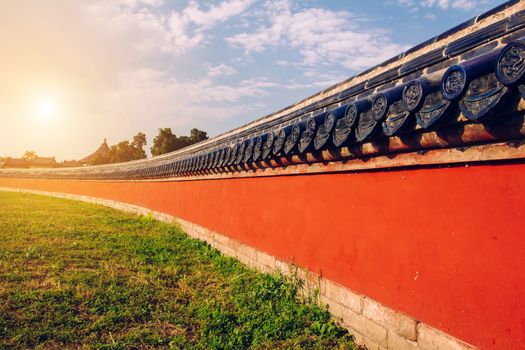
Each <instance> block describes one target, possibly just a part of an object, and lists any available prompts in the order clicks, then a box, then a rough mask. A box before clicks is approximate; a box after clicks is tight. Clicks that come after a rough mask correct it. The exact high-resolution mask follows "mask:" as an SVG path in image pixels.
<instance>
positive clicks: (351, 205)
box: [0, 164, 525, 349]
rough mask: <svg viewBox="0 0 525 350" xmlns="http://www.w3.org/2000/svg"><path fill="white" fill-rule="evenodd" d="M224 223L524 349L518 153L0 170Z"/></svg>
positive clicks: (436, 322) (492, 345)
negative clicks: (363, 164)
mask: <svg viewBox="0 0 525 350" xmlns="http://www.w3.org/2000/svg"><path fill="white" fill-rule="evenodd" d="M0 186H13V187H20V188H31V189H39V190H46V191H57V192H68V193H74V194H83V195H89V196H96V197H102V198H108V199H113V200H118V201H122V202H127V203H133V204H138V205H141V206H145V207H148V208H151V209H154V210H158V211H162V212H166V213H170V214H173V215H175V216H178V217H181V218H183V219H186V220H189V221H192V222H194V223H197V224H200V225H202V226H205V227H207V228H210V229H212V230H215V231H217V232H220V233H223V234H226V235H228V236H230V237H232V238H235V239H238V240H240V241H242V242H244V243H247V244H249V245H251V246H254V247H256V248H259V249H261V250H264V251H266V252H268V253H270V254H272V255H275V256H277V257H279V258H281V259H285V260H290V259H294V260H295V262H296V263H297V264H299V265H301V266H304V267H307V268H308V269H310V270H311V271H315V272H318V273H319V272H320V273H322V275H323V276H325V277H327V278H329V279H331V280H334V281H336V282H339V283H341V284H343V285H345V286H347V287H349V288H350V289H352V290H354V291H357V292H359V293H362V294H364V295H367V296H370V297H372V298H374V299H377V300H378V301H380V302H382V303H384V304H386V305H389V306H390V307H392V308H394V309H397V310H400V311H402V312H404V313H406V314H408V315H410V316H413V317H415V318H417V319H419V320H421V321H423V322H425V323H428V324H430V325H432V326H434V327H436V328H439V329H441V330H443V331H444V332H446V333H449V334H451V335H454V336H456V337H458V338H460V339H463V340H465V341H467V342H469V343H471V344H474V345H477V346H480V347H481V348H484V349H518V348H525V230H524V228H525V225H524V224H525V164H515V165H495V166H491V165H484V166H474V167H468V168H466V167H456V168H445V169H420V170H402V171H388V172H368V173H366V172H365V173H349V174H320V175H303V176H281V177H270V178H244V179H230V180H206V181H187V182H135V183H132V182H129V183H122V182H121V183H118V182H87V181H86V182H80V181H60V180H56V181H55V180H28V179H26V180H24V179H2V178H0Z"/></svg>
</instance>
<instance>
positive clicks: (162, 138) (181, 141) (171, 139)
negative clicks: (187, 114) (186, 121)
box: [150, 128, 208, 156]
mask: <svg viewBox="0 0 525 350" xmlns="http://www.w3.org/2000/svg"><path fill="white" fill-rule="evenodd" d="M207 139H208V133H207V132H205V131H202V130H199V129H196V128H193V129H191V131H190V136H179V137H177V135H175V134H174V133H173V132H172V131H171V128H160V129H159V134H158V135H157V136H155V138H154V139H153V145H152V146H151V148H150V150H151V154H152V155H153V156H158V155H160V154H164V153H168V152H173V151H176V150H179V149H181V148H184V147H187V146H189V145H193V144H194V143H197V142H201V141H203V140H207Z"/></svg>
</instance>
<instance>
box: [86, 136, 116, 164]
mask: <svg viewBox="0 0 525 350" xmlns="http://www.w3.org/2000/svg"><path fill="white" fill-rule="evenodd" d="M108 158H109V146H108V143H107V142H106V139H104V141H103V142H102V144H101V145H100V146H99V147H98V148H97V150H96V151H95V152H93V153H91V154H90V155H89V156H87V157H85V158H82V159H81V160H80V163H82V164H83V165H89V164H93V163H98V162H97V161H98V160H107V159H108Z"/></svg>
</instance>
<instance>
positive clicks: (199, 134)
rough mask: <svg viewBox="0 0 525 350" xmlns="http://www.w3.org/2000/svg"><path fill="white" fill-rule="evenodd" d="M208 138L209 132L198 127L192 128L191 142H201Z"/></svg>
mask: <svg viewBox="0 0 525 350" xmlns="http://www.w3.org/2000/svg"><path fill="white" fill-rule="evenodd" d="M207 139H208V133H207V132H206V131H202V130H199V129H196V128H193V129H191V130H190V140H191V144H194V143H197V142H201V141H204V140H207Z"/></svg>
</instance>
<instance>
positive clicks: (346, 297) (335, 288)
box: [323, 280, 363, 314]
mask: <svg viewBox="0 0 525 350" xmlns="http://www.w3.org/2000/svg"><path fill="white" fill-rule="evenodd" d="M323 287H324V292H325V293H326V296H328V297H329V298H330V299H332V300H337V301H338V302H339V303H341V304H343V305H344V306H346V307H348V308H349V309H351V310H352V311H354V312H357V313H358V314H359V313H361V312H362V311H363V297H362V296H360V295H359V294H356V293H354V292H352V291H351V290H349V289H347V288H345V287H343V286H341V285H339V284H336V283H334V282H331V281H328V280H327V281H325V283H324V286H323Z"/></svg>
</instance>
